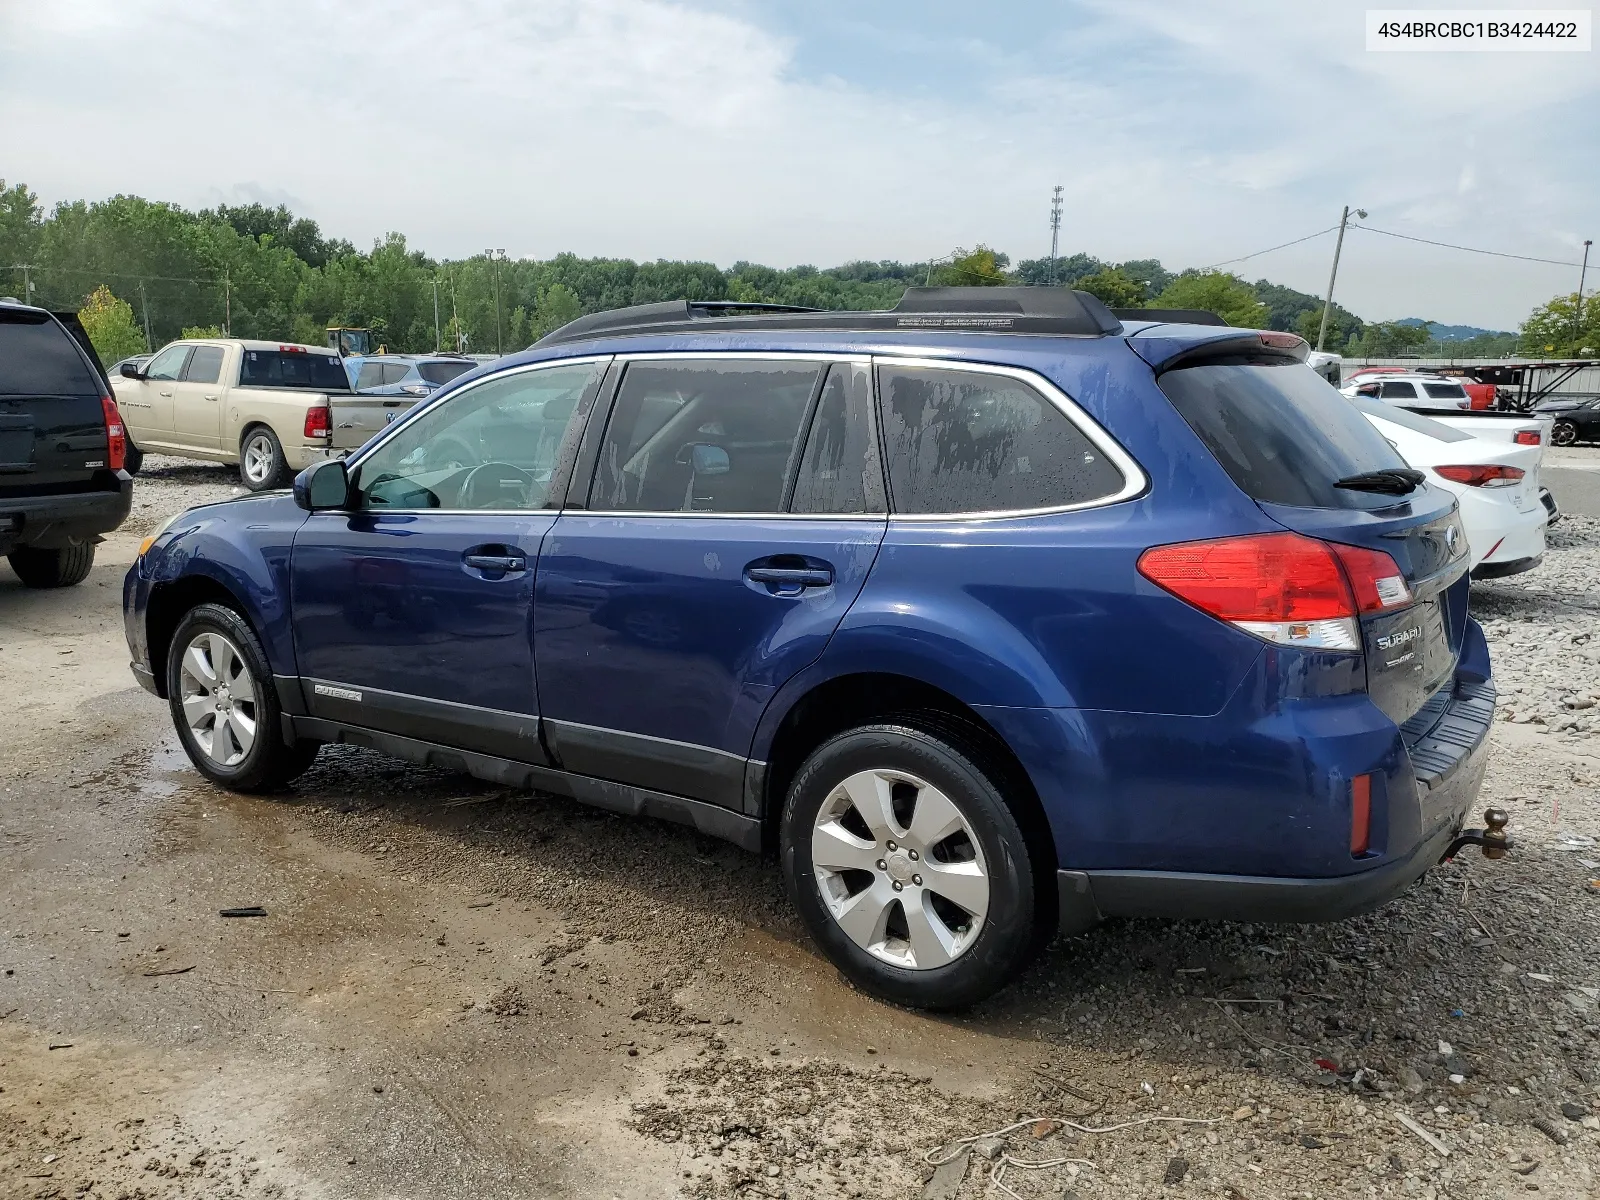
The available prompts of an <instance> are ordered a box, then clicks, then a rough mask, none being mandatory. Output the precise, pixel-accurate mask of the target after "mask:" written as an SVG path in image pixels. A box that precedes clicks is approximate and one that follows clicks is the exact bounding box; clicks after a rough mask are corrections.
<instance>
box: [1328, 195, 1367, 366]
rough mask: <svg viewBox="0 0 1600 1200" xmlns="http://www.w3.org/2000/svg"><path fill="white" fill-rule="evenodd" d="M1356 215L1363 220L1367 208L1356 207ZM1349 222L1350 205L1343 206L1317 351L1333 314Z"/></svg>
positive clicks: (1334, 245) (1365, 217)
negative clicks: (1340, 258) (1335, 292)
mask: <svg viewBox="0 0 1600 1200" xmlns="http://www.w3.org/2000/svg"><path fill="white" fill-rule="evenodd" d="M1356 216H1358V217H1360V218H1361V219H1362V220H1363V221H1365V220H1366V219H1367V210H1366V209H1364V208H1358V209H1356ZM1349 223H1350V206H1349V205H1348V204H1346V205H1345V206H1344V212H1343V213H1341V214H1340V215H1339V240H1338V241H1336V242H1334V244H1333V270H1332V271H1329V272H1328V296H1327V298H1326V299H1325V300H1323V302H1322V328H1321V329H1319V330H1318V331H1317V351H1318V353H1320V352H1321V351H1322V346H1323V343H1324V342H1326V341H1327V340H1328V318H1329V317H1330V316H1331V315H1332V314H1333V281H1334V280H1336V279H1338V278H1339V251H1341V250H1343V249H1344V227H1345V226H1346V225H1347V224H1349Z"/></svg>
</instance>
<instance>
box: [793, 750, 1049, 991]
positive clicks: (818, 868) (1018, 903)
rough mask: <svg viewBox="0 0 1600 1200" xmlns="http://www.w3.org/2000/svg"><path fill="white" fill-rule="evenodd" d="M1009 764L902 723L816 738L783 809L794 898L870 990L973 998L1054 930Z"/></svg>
mask: <svg viewBox="0 0 1600 1200" xmlns="http://www.w3.org/2000/svg"><path fill="white" fill-rule="evenodd" d="M1002 777H1003V772H1001V771H999V770H997V769H996V768H995V767H994V765H993V764H991V763H989V762H988V761H987V760H986V756H985V755H984V754H983V753H982V752H981V750H979V749H978V748H977V747H975V746H969V745H966V744H958V742H957V741H956V740H948V739H947V738H945V737H938V736H934V735H933V734H931V733H928V732H925V731H923V730H920V729H915V728H911V727H908V726H903V725H870V726H864V727H862V728H859V729H853V730H850V731H848V732H846V733H842V734H839V735H838V736H836V737H834V738H832V739H830V740H829V741H827V742H825V743H824V744H823V745H822V746H820V747H819V748H818V749H817V750H816V751H815V752H814V753H813V754H812V755H811V757H810V758H808V759H807V760H806V762H805V764H804V765H803V766H802V767H801V768H800V771H799V773H798V774H797V775H796V776H795V780H794V784H793V786H792V787H791V788H790V790H789V796H788V799H787V802H786V803H785V805H784V811H783V819H782V823H781V826H780V833H779V836H780V854H781V857H782V862H783V871H784V875H785V878H786V880H787V883H788V886H789V891H790V895H791V897H792V898H793V900H794V903H795V905H796V907H797V908H798V909H799V911H800V915H801V918H802V919H803V920H804V921H805V924H806V927H807V928H808V929H809V930H810V932H811V935H812V937H814V938H815V939H816V940H817V942H818V944H819V945H820V946H821V947H822V949H823V951H824V953H826V954H827V956H828V958H829V959H830V960H832V962H833V963H834V965H835V966H837V967H838V968H839V969H840V970H841V971H843V972H844V974H845V975H846V976H847V977H849V978H850V979H851V980H852V981H853V982H854V983H855V984H857V985H858V986H859V987H861V988H862V989H863V990H865V991H868V992H871V993H872V994H874V995H876V996H879V997H881V998H883V999H885V1000H890V1001H893V1002H894V1003H897V1004H905V1005H908V1006H910V1007H913V1008H931V1009H949V1008H963V1007H966V1006H967V1005H970V1004H974V1003H976V1002H977V1001H979V1000H982V999H983V998H985V997H986V996H988V995H990V994H991V993H993V992H995V991H996V990H998V989H999V988H1001V987H1003V986H1005V984H1006V983H1008V982H1009V981H1010V980H1011V979H1012V978H1014V977H1015V976H1016V975H1017V973H1018V972H1020V971H1021V970H1022V969H1023V967H1025V966H1026V965H1027V963H1028V961H1029V959H1030V958H1031V957H1032V955H1033V952H1034V950H1035V948H1036V947H1037V946H1038V945H1039V944H1040V943H1041V942H1042V940H1043V938H1044V937H1045V936H1047V935H1048V933H1049V927H1048V921H1049V916H1048V906H1045V905H1041V904H1040V903H1039V900H1040V881H1039V878H1038V877H1037V872H1036V868H1035V864H1034V863H1033V861H1032V859H1031V857H1030V855H1029V853H1028V845H1027V841H1026V839H1025V838H1024V836H1023V832H1022V829H1021V827H1020V826H1019V824H1018V822H1017V819H1016V816H1015V815H1014V814H1013V813H1012V811H1011V809H1010V807H1009V806H1008V805H1007V803H1006V799H1005V797H1004V795H1003V794H1002V792H1001V789H1000V786H999V783H998V781H999V780H1000V779H1001V778H1002Z"/></svg>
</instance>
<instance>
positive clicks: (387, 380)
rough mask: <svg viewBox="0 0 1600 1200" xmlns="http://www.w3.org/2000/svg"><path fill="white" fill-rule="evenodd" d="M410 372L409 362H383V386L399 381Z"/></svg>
mask: <svg viewBox="0 0 1600 1200" xmlns="http://www.w3.org/2000/svg"><path fill="white" fill-rule="evenodd" d="M410 373H411V364H410V363H384V364H383V382H384V384H385V386H387V385H388V384H391V383H399V382H400V381H401V380H402V379H404V378H405V377H406V376H407V375H409V374H410Z"/></svg>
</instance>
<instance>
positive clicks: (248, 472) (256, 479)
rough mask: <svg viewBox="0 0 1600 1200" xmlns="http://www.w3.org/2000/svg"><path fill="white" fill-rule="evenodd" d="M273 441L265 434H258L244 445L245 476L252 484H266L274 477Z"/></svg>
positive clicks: (274, 457)
mask: <svg viewBox="0 0 1600 1200" xmlns="http://www.w3.org/2000/svg"><path fill="white" fill-rule="evenodd" d="M276 457H277V456H276V455H275V454H273V452H272V441H271V439H269V438H268V437H267V436H266V435H265V434H257V435H256V436H255V437H253V438H251V439H250V440H249V441H248V442H246V443H245V444H244V475H245V478H246V479H248V480H249V481H250V482H251V483H265V482H266V481H267V480H268V479H270V478H271V477H272V468H273V461H274V460H275V459H276Z"/></svg>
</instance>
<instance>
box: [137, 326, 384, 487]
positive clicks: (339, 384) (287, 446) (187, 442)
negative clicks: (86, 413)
mask: <svg viewBox="0 0 1600 1200" xmlns="http://www.w3.org/2000/svg"><path fill="white" fill-rule="evenodd" d="M120 374H121V377H120V378H115V379H113V380H112V386H113V388H114V389H115V391H116V396H117V407H118V408H119V409H120V410H121V412H122V419H123V422H124V424H125V425H126V426H127V429H128V436H129V438H130V439H131V441H132V443H133V447H132V448H131V450H130V453H132V454H137V456H138V457H139V458H142V457H143V455H144V454H145V453H147V452H150V453H159V454H174V455H178V456H180V457H183V458H199V459H206V460H208V461H211V462H222V463H238V464H239V475H240V477H241V479H242V480H243V481H244V485H245V486H246V487H247V488H250V489H251V490H252V491H262V490H264V489H267V488H274V487H284V486H286V485H287V484H288V482H289V480H290V479H291V478H292V477H293V475H294V473H295V472H297V471H299V470H301V469H302V468H304V467H307V466H310V465H311V464H312V463H313V462H315V461H316V460H318V459H320V458H327V457H329V456H330V455H332V454H334V453H336V452H337V451H339V450H349V449H354V446H353V445H341V444H340V442H341V441H342V440H343V439H336V438H335V437H334V436H333V420H332V413H331V411H330V408H329V405H330V403H331V402H333V401H335V400H346V401H348V400H349V399H351V393H350V380H349V377H348V376H347V375H346V374H345V369H344V364H343V363H342V362H341V361H340V359H339V356H338V355H337V354H334V353H333V352H332V351H330V350H328V349H327V348H326V347H320V346H300V345H291V344H288V343H282V342H254V341H239V340H235V339H209V338H208V339H196V340H184V341H178V342H172V343H171V344H170V345H167V346H165V347H163V348H162V350H161V352H160V353H159V354H157V355H156V356H155V357H154V358H152V359H151V360H150V361H149V362H148V363H146V364H145V365H144V368H143V369H142V370H141V369H140V368H138V367H136V366H134V365H133V364H131V363H130V364H125V365H124V366H123V367H122V370H121V373H120ZM135 466H137V463H135Z"/></svg>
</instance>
